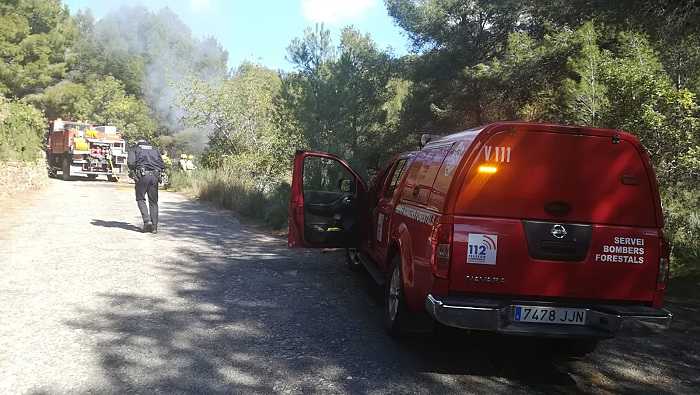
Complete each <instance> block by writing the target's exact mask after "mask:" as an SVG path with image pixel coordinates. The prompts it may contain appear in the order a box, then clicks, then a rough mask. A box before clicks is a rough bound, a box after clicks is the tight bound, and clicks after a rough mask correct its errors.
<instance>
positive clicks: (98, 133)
mask: <svg viewBox="0 0 700 395" xmlns="http://www.w3.org/2000/svg"><path fill="white" fill-rule="evenodd" d="M126 157H127V152H126V145H125V142H124V139H122V137H121V135H120V134H119V133H117V128H116V127H115V126H94V125H92V124H90V123H87V122H73V121H65V120H62V119H56V120H55V121H53V122H51V123H50V124H49V131H48V138H47V144H46V159H47V164H48V168H49V176H50V177H56V176H57V174H58V172H59V171H60V172H61V176H62V178H63V180H70V179H71V178H72V177H73V176H76V175H86V176H87V177H88V178H93V179H94V178H97V176H99V175H104V176H107V179H108V180H109V181H112V182H116V181H118V180H119V177H120V176H122V175H124V174H125V173H126Z"/></svg>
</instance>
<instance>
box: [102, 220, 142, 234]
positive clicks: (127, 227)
mask: <svg viewBox="0 0 700 395" xmlns="http://www.w3.org/2000/svg"><path fill="white" fill-rule="evenodd" d="M90 223H91V224H92V225H94V226H101V227H104V228H120V229H124V230H130V231H134V232H139V233H140V232H141V228H139V227H138V226H136V225H133V224H130V223H127V222H121V221H103V220H101V219H93V220H92V221H90Z"/></svg>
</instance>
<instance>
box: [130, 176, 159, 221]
mask: <svg viewBox="0 0 700 395" xmlns="http://www.w3.org/2000/svg"><path fill="white" fill-rule="evenodd" d="M158 178H159V177H158V176H157V175H156V174H155V173H154V174H146V175H144V176H141V177H139V179H138V180H137V181H136V188H135V189H136V204H137V205H138V206H139V211H141V217H142V218H143V223H144V224H147V223H149V222H150V223H152V224H153V226H154V227H156V228H157V227H158V181H159V179H158ZM146 195H148V207H146ZM149 209H150V212H149Z"/></svg>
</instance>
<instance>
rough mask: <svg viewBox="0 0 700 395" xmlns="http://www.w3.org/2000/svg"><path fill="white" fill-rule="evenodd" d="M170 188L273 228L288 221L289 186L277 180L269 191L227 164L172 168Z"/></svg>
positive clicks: (279, 227) (279, 226)
mask: <svg viewBox="0 0 700 395" xmlns="http://www.w3.org/2000/svg"><path fill="white" fill-rule="evenodd" d="M170 185H171V188H173V189H174V190H177V191H183V192H187V193H189V194H192V195H194V196H197V197H198V198H199V199H202V200H205V201H209V202H212V203H214V204H216V205H217V206H219V207H223V208H226V209H229V210H232V211H235V212H236V213H238V214H240V215H241V216H243V217H246V218H250V219H253V220H256V221H260V222H263V223H265V224H267V225H269V226H271V227H273V228H275V229H281V228H283V227H285V226H286V224H287V201H288V200H289V192H290V186H289V184H288V183H286V182H283V183H278V184H277V186H276V187H274V188H272V189H271V191H270V192H263V191H261V190H260V189H258V187H257V186H256V185H255V182H254V181H252V180H250V179H247V178H245V177H241V176H240V175H239V174H238V173H237V172H236V171H233V170H231V169H228V168H221V169H206V168H205V169H197V170H194V171H193V172H192V173H189V174H187V173H184V172H175V173H173V175H172V177H171V181H170Z"/></svg>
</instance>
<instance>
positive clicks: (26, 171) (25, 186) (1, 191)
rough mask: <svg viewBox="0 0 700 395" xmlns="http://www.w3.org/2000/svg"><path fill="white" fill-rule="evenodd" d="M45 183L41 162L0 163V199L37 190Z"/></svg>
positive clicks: (44, 164)
mask: <svg viewBox="0 0 700 395" xmlns="http://www.w3.org/2000/svg"><path fill="white" fill-rule="evenodd" d="M47 182H48V176H47V174H46V163H45V162H44V161H43V160H39V161H36V162H1V161H0V198H2V197H8V196H12V195H15V194H17V193H20V192H24V191H29V190H35V189H39V188H41V187H43V186H45V185H46V183H47Z"/></svg>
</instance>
